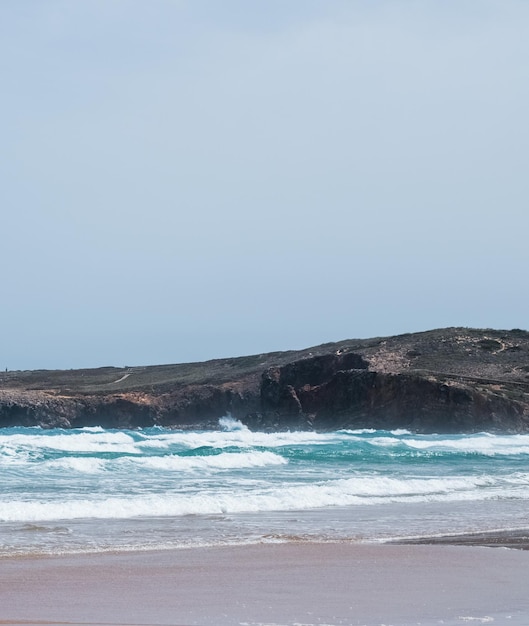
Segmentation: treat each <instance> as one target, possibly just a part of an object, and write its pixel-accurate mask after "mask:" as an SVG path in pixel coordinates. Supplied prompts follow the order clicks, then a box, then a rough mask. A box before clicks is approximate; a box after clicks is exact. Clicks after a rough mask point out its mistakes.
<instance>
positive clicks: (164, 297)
mask: <svg viewBox="0 0 529 626" xmlns="http://www.w3.org/2000/svg"><path fill="white" fill-rule="evenodd" d="M0 68H1V69H0V72H1V74H0V75H1V79H2V83H1V84H2V97H1V100H0V114H1V120H2V126H1V135H0V136H1V143H2V150H1V151H0V155H1V156H0V159H1V162H0V198H1V206H2V244H1V246H0V259H1V263H2V282H1V284H2V290H1V294H2V315H1V320H2V324H1V327H0V328H1V330H0V346H1V359H0V367H8V368H10V369H34V368H70V367H91V366H99V365H118V366H122V365H140V364H154V363H171V362H172V363H174V362H182V361H193V360H202V359H207V358H213V357H220V356H236V355H241V354H251V353H258V352H265V351H271V350H286V349H291V348H301V347H307V346H310V345H315V344H319V343H322V342H326V341H334V340H340V339H345V338H352V337H369V336H380V335H390V334H395V333H401V332H412V331H418V330H426V329H429V328H435V327H442V326H452V325H462V326H475V327H496V328H512V327H521V328H528V326H529V324H528V322H527V320H528V316H529V293H528V289H527V288H526V273H527V269H528V266H529V246H528V245H527V240H528V235H527V232H528V226H529V206H528V199H529V123H528V119H529V114H528V111H529V2H526V1H525V0H519V1H516V0H453V1H452V0H446V1H440V0H436V1H428V0H421V1H411V0H410V1H408V0H391V1H387V2H384V1H381V0H373V1H367V0H365V1H363V2H355V1H354V0H349V1H346V0H344V1H340V0H321V1H317V0H281V1H279V0H266V1H265V0H253V1H249V0H246V1H244V0H238V1H235V0H223V1H222V2H219V1H218V0H209V1H207V0H189V1H187V0H149V1H148V2H146V1H145V0H75V1H72V0H4V1H3V2H2V3H0Z"/></svg>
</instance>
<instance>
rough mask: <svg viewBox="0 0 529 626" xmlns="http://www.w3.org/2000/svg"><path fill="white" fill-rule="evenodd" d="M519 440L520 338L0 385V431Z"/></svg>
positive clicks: (447, 337) (526, 375)
mask: <svg viewBox="0 0 529 626" xmlns="http://www.w3.org/2000/svg"><path fill="white" fill-rule="evenodd" d="M228 413H230V414H232V415H233V417H235V418H237V419H240V420H241V421H243V422H244V423H246V424H247V425H248V426H250V427H251V428H254V429H264V430H278V429H316V430H332V429H336V428H384V429H393V428H408V429H410V430H415V431H420V432H447V433H450V432H475V431H479V430H496V431H508V432H528V431H529V333H527V332H525V331H522V330H512V331H495V330H484V331H481V330H473V329H462V328H455V329H444V330H437V331H428V332H426V333H417V334H412V335H401V336H397V337H388V338H381V339H379V338H377V339H366V340H349V341H344V342H340V343H337V344H326V345H323V346H318V347H315V348H310V349H307V350H301V351H298V352H283V353H271V354H261V355H255V356H252V357H240V358H237V359H223V360H222V359H221V360H216V361H209V362H206V363H191V364H182V365H172V366H153V367H143V368H142V367H138V368H123V369H120V368H100V369H97V370H71V371H67V372H65V371H59V372H47V371H35V372H9V373H6V374H2V375H0V427H6V426H17V425H20V426H32V425H40V426H42V427H47V428H52V427H61V428H72V427H82V426H95V425H100V426H103V427H106V428H137V427H147V426H154V425H161V426H169V427H171V426H174V427H178V428H185V427H190V428H215V427H216V426H217V423H218V419H219V417H221V416H223V415H226V414H228Z"/></svg>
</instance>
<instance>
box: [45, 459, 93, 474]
mask: <svg viewBox="0 0 529 626" xmlns="http://www.w3.org/2000/svg"><path fill="white" fill-rule="evenodd" d="M104 468H105V461H104V460H103V459H95V458H93V457H65V458H62V459H55V460H53V461H45V462H44V463H42V466H41V468H40V469H41V471H42V470H45V469H48V470H49V469H52V470H66V471H68V472H72V471H73V472H79V473H82V474H97V473H99V472H101V471H102V470H103V469H104Z"/></svg>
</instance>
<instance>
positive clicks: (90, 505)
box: [0, 476, 529, 522]
mask: <svg viewBox="0 0 529 626" xmlns="http://www.w3.org/2000/svg"><path fill="white" fill-rule="evenodd" d="M491 486H494V484H493V483H492V481H491V480H490V479H486V478H476V477H464V476H462V477H451V478H444V479H439V478H424V479H411V480H410V479H406V478H403V479H396V478H387V477H380V476H372V477H367V478H366V477H364V478H362V477H356V478H349V479H340V480H335V481H327V482H323V483H318V484H299V485H275V486H267V484H266V483H264V484H261V485H260V486H254V488H253V489H252V491H251V492H246V493H244V494H243V495H244V497H241V492H240V491H239V490H238V489H237V487H236V486H235V485H233V486H232V485H223V486H219V485H217V486H216V487H215V488H209V489H205V488H204V489H201V490H194V492H192V493H187V492H182V493H174V492H166V493H159V494H156V495H145V494H140V495H132V494H131V495H129V496H127V497H125V496H123V497H106V498H102V497H101V498H98V497H96V496H95V495H94V497H93V498H87V499H80V498H71V499H69V500H61V501H35V500H30V501H28V500H7V499H6V500H4V501H3V502H2V501H0V518H1V519H2V520H3V521H10V522H12V521H24V522H34V521H51V520H60V519H76V518H98V519H124V518H130V517H144V516H148V517H152V516H182V515H191V514H195V515H196V514H203V515H214V514H227V513H251V512H260V511H295V510H303V509H311V508H322V507H331V506H350V505H371V504H378V503H380V502H443V501H464V500H467V501H471V500H479V499H487V498H490V497H494V493H493V492H488V489H487V488H489V487H491ZM184 491H185V490H184ZM528 492H529V484H528V483H527V482H526V484H525V497H527V495H528Z"/></svg>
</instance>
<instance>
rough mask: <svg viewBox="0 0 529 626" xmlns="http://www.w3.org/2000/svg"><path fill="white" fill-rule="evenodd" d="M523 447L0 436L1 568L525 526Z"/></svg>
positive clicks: (376, 436)
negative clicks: (99, 556) (48, 557)
mask: <svg viewBox="0 0 529 626" xmlns="http://www.w3.org/2000/svg"><path fill="white" fill-rule="evenodd" d="M528 501H529V435H500V434H491V433H485V432H483V433H477V434H472V435H442V434H439V435H419V434H414V433H411V432H408V431H405V430H397V431H374V430H340V431H336V432H327V433H314V432H276V433H262V432H251V431H250V430H248V429H247V428H246V427H245V426H243V425H242V424H241V423H239V422H237V421H236V420H233V419H231V418H230V417H224V418H221V419H220V420H219V429H218V430H210V431H189V430H185V431H183V430H171V429H162V428H147V429H139V430H105V429H102V428H83V429H77V430H60V429H57V430H43V429H40V428H7V429H2V430H0V556H6V555H10V556H13V555H39V554H65V553H70V554H76V553H90V552H107V551H140V550H150V549H174V548H186V547H192V546H211V545H235V544H246V543H248V544H249V543H263V542H307V541H312V542H314V541H316V542H326V541H347V542H362V543H365V542H383V541H390V540H398V539H406V538H416V537H428V536H438V535H445V534H464V533H469V532H481V531H489V530H517V529H521V528H525V527H527V526H529V523H528V519H527V515H528Z"/></svg>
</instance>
